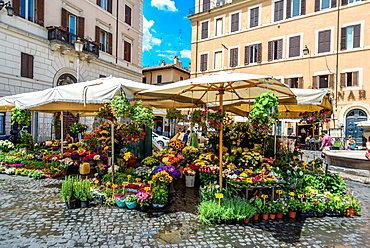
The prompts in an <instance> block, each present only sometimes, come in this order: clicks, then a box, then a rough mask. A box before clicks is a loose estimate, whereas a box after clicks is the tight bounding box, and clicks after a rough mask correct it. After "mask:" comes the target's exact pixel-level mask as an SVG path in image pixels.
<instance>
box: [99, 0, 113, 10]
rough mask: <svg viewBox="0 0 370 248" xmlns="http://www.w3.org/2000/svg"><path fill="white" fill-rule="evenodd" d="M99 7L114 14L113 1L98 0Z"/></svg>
mask: <svg viewBox="0 0 370 248" xmlns="http://www.w3.org/2000/svg"><path fill="white" fill-rule="evenodd" d="M97 5H99V6H100V7H101V8H102V9H104V10H106V11H108V12H110V13H112V0H97Z"/></svg>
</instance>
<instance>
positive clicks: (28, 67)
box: [21, 53, 34, 78]
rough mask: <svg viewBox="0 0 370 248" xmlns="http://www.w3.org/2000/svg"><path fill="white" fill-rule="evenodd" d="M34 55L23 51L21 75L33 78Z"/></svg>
mask: <svg viewBox="0 0 370 248" xmlns="http://www.w3.org/2000/svg"><path fill="white" fill-rule="evenodd" d="M33 60H34V59H33V56H32V55H29V54H27V53H21V77H26V78H33Z"/></svg>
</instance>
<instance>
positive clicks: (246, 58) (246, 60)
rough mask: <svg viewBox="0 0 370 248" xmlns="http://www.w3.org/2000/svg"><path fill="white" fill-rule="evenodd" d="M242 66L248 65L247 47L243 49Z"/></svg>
mask: <svg viewBox="0 0 370 248" xmlns="http://www.w3.org/2000/svg"><path fill="white" fill-rule="evenodd" d="M244 64H245V65H248V64H249V46H245V47H244Z"/></svg>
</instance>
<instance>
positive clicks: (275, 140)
mask: <svg viewBox="0 0 370 248" xmlns="http://www.w3.org/2000/svg"><path fill="white" fill-rule="evenodd" d="M274 159H276V121H275V123H274Z"/></svg>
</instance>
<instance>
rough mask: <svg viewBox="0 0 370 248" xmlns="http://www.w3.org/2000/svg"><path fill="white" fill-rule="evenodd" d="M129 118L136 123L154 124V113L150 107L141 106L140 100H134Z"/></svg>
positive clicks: (150, 125)
mask: <svg viewBox="0 0 370 248" xmlns="http://www.w3.org/2000/svg"><path fill="white" fill-rule="evenodd" d="M131 114H132V115H131V120H132V121H133V122H134V123H136V124H138V125H144V126H147V127H152V126H153V125H154V114H153V110H152V109H151V108H150V107H143V105H142V103H141V102H136V103H134V105H133V106H132V107H131Z"/></svg>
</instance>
